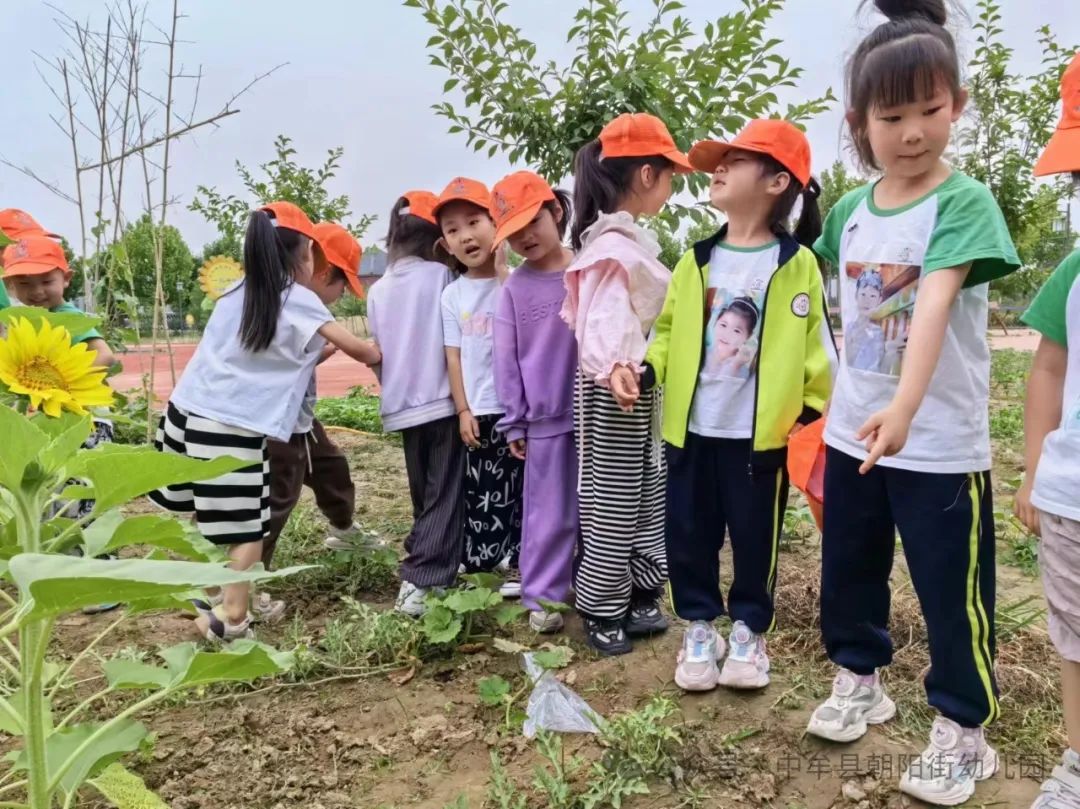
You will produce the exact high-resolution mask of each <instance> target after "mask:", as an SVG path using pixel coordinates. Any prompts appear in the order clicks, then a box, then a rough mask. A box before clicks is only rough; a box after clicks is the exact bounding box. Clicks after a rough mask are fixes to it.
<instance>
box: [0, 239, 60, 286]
mask: <svg viewBox="0 0 1080 809" xmlns="http://www.w3.org/2000/svg"><path fill="white" fill-rule="evenodd" d="M3 260H4V277H5V278H11V277H12V276H15V275H42V274H43V273H47V272H52V271H53V270H63V271H64V272H65V273H70V272H71V268H70V267H68V262H67V257H66V256H65V255H64V248H63V247H61V246H60V245H59V244H58V243H57V242H54V241H53V240H52V239H50V238H49V237H48V236H45V235H39V236H24V237H23V238H21V239H19V240H18V241H17V242H15V243H14V244H9V245H8V246H7V247H5V248H4V259H3Z"/></svg>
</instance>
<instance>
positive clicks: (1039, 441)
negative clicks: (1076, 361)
mask: <svg viewBox="0 0 1080 809" xmlns="http://www.w3.org/2000/svg"><path fill="white" fill-rule="evenodd" d="M1068 364H1069V352H1068V350H1067V349H1066V347H1065V346H1063V345H1062V344H1061V343H1058V342H1055V341H1054V340H1051V339H1050V338H1049V337H1046V336H1043V337H1042V338H1041V339H1040V340H1039V347H1038V349H1037V350H1036V351H1035V359H1034V360H1032V363H1031V375H1030V376H1029V377H1028V388H1027V401H1026V402H1025V403H1024V482H1023V483H1022V484H1021V485H1020V489H1019V491H1017V493H1016V502H1015V503H1014V504H1013V510H1014V511H1015V512H1016V516H1017V517H1019V518H1020V521H1021V522H1023V523H1024V525H1026V526H1027V528H1028V530H1029V531H1031V533H1033V534H1035V536H1040V531H1039V510H1038V509H1037V508H1035V506H1033V505H1032V504H1031V487H1032V486H1033V485H1034V483H1035V469H1036V467H1038V465H1039V456H1040V455H1042V447H1043V441H1045V440H1046V436H1047V435H1049V434H1050V433H1051V432H1053V431H1054V430H1056V429H1057V427H1058V425H1059V424H1060V423H1061V400H1062V396H1063V395H1064V391H1065V371H1066V369H1067V368H1068Z"/></svg>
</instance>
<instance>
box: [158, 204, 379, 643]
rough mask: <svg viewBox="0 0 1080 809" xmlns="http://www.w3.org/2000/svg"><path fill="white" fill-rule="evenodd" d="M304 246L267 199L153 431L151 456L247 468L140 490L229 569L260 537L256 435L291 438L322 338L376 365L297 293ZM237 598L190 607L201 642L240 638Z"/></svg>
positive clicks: (297, 226) (263, 460) (242, 624)
mask: <svg viewBox="0 0 1080 809" xmlns="http://www.w3.org/2000/svg"><path fill="white" fill-rule="evenodd" d="M315 243H316V236H315V229H314V226H313V225H312V224H311V220H309V219H308V218H307V216H306V215H305V214H304V212H303V211H301V210H300V209H299V208H298V207H296V206H295V205H293V204H292V203H288V202H273V203H270V204H269V205H266V206H264V207H262V208H259V209H258V210H256V211H254V212H253V213H252V214H251V217H250V219H249V220H248V227H247V232H246V234H245V236H244V280H243V281H241V282H240V283H238V284H237V285H236V286H235V287H233V288H232V289H231V290H229V291H228V292H226V293H225V294H224V295H223V296H222V297H221V298H220V299H219V300H218V302H217V305H216V306H215V307H214V312H213V314H212V315H211V316H210V320H209V322H208V323H207V325H206V331H205V333H204V334H203V338H202V340H201V341H200V342H199V345H198V348H196V350H195V354H194V356H193V357H192V359H191V362H190V363H189V364H188V366H187V368H185V369H184V375H183V376H182V377H181V378H180V382H179V383H178V384H177V386H176V389H175V390H174V391H173V393H172V396H170V397H169V402H168V405H167V408H166V412H165V414H164V415H163V416H162V419H161V424H160V426H159V427H158V432H157V438H156V440H155V446H156V447H157V448H158V449H159V450H160V451H162V452H174V453H178V454H181V455H187V456H189V457H192V458H200V459H209V458H217V457H221V456H232V457H234V458H240V459H241V460H247V461H250V466H247V467H244V468H243V469H240V470H239V471H236V472H232V473H230V474H228V475H224V476H222V477H220V478H215V479H213V480H208V481H199V482H193V483H188V484H183V485H177V486H169V487H167V488H164V489H159V490H158V491H156V492H153V493H151V494H150V498H151V500H153V501H154V502H155V503H157V504H158V505H159V506H162V507H163V508H167V509H169V510H171V511H178V512H188V513H194V515H195V521H196V524H197V525H198V527H199V530H200V532H202V534H203V536H205V537H206V538H207V539H209V540H210V541H211V542H213V543H215V544H219V545H228V546H231V547H230V551H229V555H230V557H231V558H232V565H233V567H234V568H235V569H237V570H247V569H248V568H250V567H251V566H252V565H254V564H255V563H256V562H258V561H259V560H260V558H261V556H262V548H263V540H264V539H265V538H266V536H267V535H268V533H269V527H270V507H269V502H268V495H269V491H270V479H269V477H270V474H269V466H270V464H269V450H268V447H267V439H268V438H273V439H276V440H278V441H288V440H289V438H290V437H291V435H292V433H293V429H294V428H295V426H296V422H297V419H298V418H299V415H300V407H301V403H302V402H303V399H304V393H305V391H306V390H307V389H308V383H309V382H310V380H311V375H312V373H313V371H314V368H315V365H316V363H317V362H318V361H319V358H320V357H321V356H322V353H323V348H324V347H325V345H326V344H327V342H330V343H333V344H334V345H336V346H337V347H338V348H340V349H341V350H342V351H344V352H345V353H347V354H349V355H350V356H351V357H353V358H354V359H356V360H358V361H360V362H364V363H367V364H368V365H372V364H375V363H377V362H378V361H379V356H380V355H379V349H378V347H377V346H376V345H374V344H372V343H370V342H365V341H362V340H359V339H357V338H356V337H354V336H353V335H352V334H351V333H350V332H349V331H348V330H347V329H345V328H344V327H343V326H340V325H338V324H337V323H336V322H335V321H334V316H333V315H332V314H331V313H330V310H329V309H327V308H326V305H325V304H324V303H323V302H322V301H321V300H319V297H318V296H317V295H316V294H315V293H314V292H312V291H311V290H310V289H308V288H307V287H306V286H304V282H307V281H308V280H309V279H310V278H311V274H312V267H313V263H314V260H313V251H312V248H313V245H314V244H315ZM298 282H299V283H298ZM212 597H213V596H212ZM248 597H249V588H248V585H247V584H246V583H244V584H234V585H226V586H225V588H224V592H223V597H222V600H221V603H219V604H216V605H209V604H206V603H203V602H200V603H199V604H197V605H196V606H198V607H200V608H201V609H200V615H199V618H198V619H197V621H196V623H197V626H198V627H199V630H200V632H201V633H202V634H203V635H204V636H205V637H206V638H207V639H208V640H211V641H229V640H233V639H235V638H240V637H250V635H251V622H252V620H253V618H252V616H251V614H250V613H249V612H248V600H249V598H248ZM208 607H209V608H208Z"/></svg>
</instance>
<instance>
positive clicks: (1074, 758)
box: [1031, 750, 1080, 809]
mask: <svg viewBox="0 0 1080 809" xmlns="http://www.w3.org/2000/svg"><path fill="white" fill-rule="evenodd" d="M1031 809H1080V754H1078V753H1077V752H1076V751H1075V750H1066V751H1065V755H1064V756H1062V757H1061V764H1059V765H1058V766H1056V767H1054V770H1053V772H1051V773H1050V777H1049V778H1048V779H1047V780H1046V781H1044V782H1043V785H1042V788H1041V789H1040V791H1039V796H1038V797H1037V798H1036V799H1035V803H1033V804H1031Z"/></svg>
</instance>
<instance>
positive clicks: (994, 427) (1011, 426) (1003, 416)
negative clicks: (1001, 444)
mask: <svg viewBox="0 0 1080 809" xmlns="http://www.w3.org/2000/svg"><path fill="white" fill-rule="evenodd" d="M990 437H991V438H993V439H994V440H996V441H1020V440H1022V439H1023V437H1024V406H1023V405H1019V404H999V405H997V406H995V407H992V408H991V409H990Z"/></svg>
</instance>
